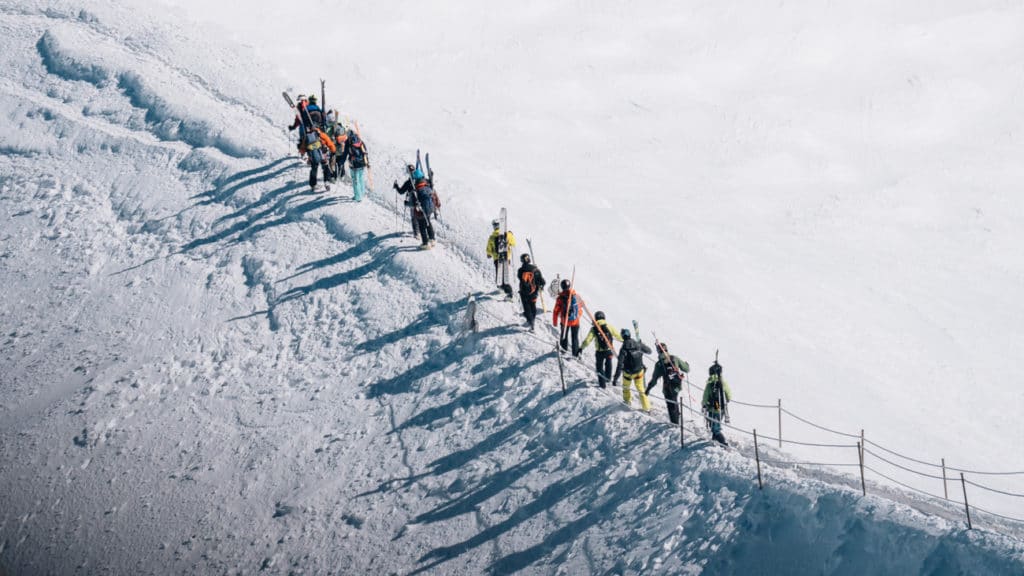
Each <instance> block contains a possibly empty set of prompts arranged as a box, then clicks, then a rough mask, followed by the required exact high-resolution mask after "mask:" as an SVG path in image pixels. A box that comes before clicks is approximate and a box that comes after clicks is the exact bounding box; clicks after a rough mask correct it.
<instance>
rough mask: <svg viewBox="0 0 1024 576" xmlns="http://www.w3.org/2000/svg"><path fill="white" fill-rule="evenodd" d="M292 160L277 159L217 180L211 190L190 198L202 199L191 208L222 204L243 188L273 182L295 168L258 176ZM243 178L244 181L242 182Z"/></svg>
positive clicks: (283, 167) (281, 169) (290, 167)
mask: <svg viewBox="0 0 1024 576" xmlns="http://www.w3.org/2000/svg"><path fill="white" fill-rule="evenodd" d="M294 159H295V158H294V157H287V156H286V157H284V158H278V159H277V160H274V161H273V162H271V163H269V164H266V165H264V166H261V167H259V168H253V169H251V170H243V171H241V172H236V173H235V174H232V175H231V176H229V177H228V178H226V179H224V180H219V179H218V180H216V181H214V183H213V185H214V188H213V189H211V190H207V191H206V192H200V193H199V194H196V195H195V196H193V197H192V199H193V200H195V199H197V198H203V200H200V201H199V202H196V203H195V204H193V205H192V207H196V206H208V205H210V204H215V203H223V202H225V201H227V200H228V199H229V198H231V197H232V196H234V195H235V194H237V193H238V192H240V191H241V190H243V189H245V188H248V187H249V186H254V185H256V184H259V183H261V182H266V181H268V180H273V179H274V178H277V177H278V176H281V175H282V174H284V173H285V172H287V171H289V170H293V169H294V168H295V166H294V165H288V166H282V167H281V168H278V169H277V170H274V171H273V172H270V173H267V174H262V175H260V174H261V173H262V172H266V171H268V170H270V169H271V168H273V167H274V166H277V165H278V164H280V163H282V162H285V161H287V160H294ZM243 178H244V179H245V180H242V179H243ZM239 180H242V181H241V182H239ZM234 182H237V183H235V184H232V183H234Z"/></svg>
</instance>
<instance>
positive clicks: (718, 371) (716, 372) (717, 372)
mask: <svg viewBox="0 0 1024 576" xmlns="http://www.w3.org/2000/svg"><path fill="white" fill-rule="evenodd" d="M708 374H710V375H712V376H721V375H722V365H721V364H719V363H718V362H715V363H714V364H712V365H711V367H710V368H708Z"/></svg>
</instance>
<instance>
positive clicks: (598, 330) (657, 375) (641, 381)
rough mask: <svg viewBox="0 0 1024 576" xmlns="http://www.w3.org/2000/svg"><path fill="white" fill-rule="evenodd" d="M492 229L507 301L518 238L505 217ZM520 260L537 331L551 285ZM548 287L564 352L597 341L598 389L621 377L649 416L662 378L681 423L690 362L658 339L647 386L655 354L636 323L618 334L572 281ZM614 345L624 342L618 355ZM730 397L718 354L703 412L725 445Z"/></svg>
mask: <svg viewBox="0 0 1024 576" xmlns="http://www.w3.org/2000/svg"><path fill="white" fill-rule="evenodd" d="M492 226H493V231H492V232H491V235H490V236H489V237H488V239H487V248H486V252H487V256H488V257H489V258H490V259H491V260H492V261H493V263H494V277H495V284H496V285H497V286H498V288H499V289H500V290H501V291H502V292H503V293H505V295H506V297H507V299H509V300H511V297H512V287H511V285H510V284H509V280H508V272H509V264H510V263H511V260H512V248H513V247H514V246H515V245H516V240H515V235H513V233H512V232H511V231H510V230H507V229H503V226H502V221H501V220H500V219H499V220H494V221H493V222H492ZM519 261H520V267H519V270H518V271H517V273H516V277H517V279H518V281H519V297H520V301H521V302H522V306H523V316H524V317H525V318H526V322H525V324H524V326H525V327H526V328H528V329H529V330H530V331H531V332H532V331H534V328H535V320H536V317H537V300H538V298H543V291H544V289H545V287H546V286H547V284H546V283H545V280H544V275H543V274H542V273H541V271H540V269H539V268H538V267H537V265H536V264H535V263H534V262H533V259H532V257H531V255H530V254H527V253H523V254H521V255H520V257H519ZM549 289H550V291H551V293H552V295H553V296H555V305H554V308H553V310H552V315H551V322H552V325H553V326H554V328H555V329H556V330H558V333H559V341H558V344H559V349H560V352H561V353H566V354H571V355H572V357H573V358H575V359H579V358H580V356H581V354H582V352H583V350H585V349H586V348H587V347H588V346H590V344H591V343H593V344H594V369H595V371H596V372H597V385H598V386H599V387H601V388H607V387H608V384H609V383H611V385H612V386H618V383H619V381H620V379H621V381H622V401H623V402H625V403H626V404H627V405H630V404H631V402H632V396H633V393H632V390H633V388H635V389H636V393H637V396H638V397H639V401H640V408H641V409H642V410H643V411H644V412H650V409H651V406H650V400H649V399H648V394H650V392H651V390H652V389H653V388H654V386H655V385H657V383H658V381H659V380H660V381H661V382H662V388H661V391H662V394H663V395H664V397H665V403H666V405H667V408H668V417H669V420H670V421H671V422H672V423H673V424H676V425H678V424H679V418H680V402H679V395H680V393H681V392H682V390H683V384H684V381H685V379H686V375H687V374H688V373H689V372H690V365H689V363H688V362H686V361H684V360H682V359H681V358H679V356H676V355H674V354H671V353H669V350H668V345H666V344H665V343H664V342H660V341H658V340H657V339H655V347H656V349H657V357H658V359H657V361H656V362H655V364H654V370H653V372H652V373H651V379H650V381H647V382H645V376H646V366H645V365H644V360H645V358H644V355H645V354H652V353H654V350H653V349H652V348H651V347H650V346H648V345H647V344H645V343H644V342H643V341H642V340H641V339H640V334H639V330H638V328H637V326H636V323H635V322H634V327H633V328H634V331H636V332H637V334H636V335H635V337H634V334H633V332H631V331H630V330H629V329H627V328H623V329H622V330H617V329H616V328H615V326H613V325H612V324H611V323H609V322H608V319H607V318H606V316H605V313H604V312H603V311H601V310H598V311H597V312H595V313H594V314H593V316H590V313H589V310H587V307H586V303H585V302H584V301H583V299H582V298H580V296H579V295H578V294H577V293H576V291H575V289H574V287H573V285H572V281H571V280H568V279H559V278H556V279H555V280H554V281H553V282H552V283H551V286H550V288H549ZM581 312H582V313H581ZM583 313H585V314H586V315H587V316H590V318H589V319H590V321H591V328H590V331H589V332H587V335H586V337H585V338H584V339H583V342H582V344H581V343H580V342H579V329H580V322H581V320H582V317H583V315H584V314H583ZM615 342H620V343H621V347H620V349H619V351H618V352H617V353H616V351H615ZM613 359H615V360H616V362H615V372H614V375H613V373H612V360H613ZM731 399H732V390H731V389H730V388H729V384H728V383H727V382H726V381H725V378H724V377H723V376H722V365H721V364H719V362H718V354H717V353H716V354H715V361H714V363H713V364H712V365H711V366H710V367H709V369H708V378H707V382H706V384H705V387H704V394H703V396H702V398H701V408H702V412H703V414H704V417H705V423H706V425H707V427H708V429H709V430H710V431H711V436H712V438H713V439H714V440H715V441H717V442H719V443H721V444H723V445H728V442H727V441H726V439H725V435H724V434H723V432H722V424H723V423H728V422H729V408H728V405H729V401H730V400H731Z"/></svg>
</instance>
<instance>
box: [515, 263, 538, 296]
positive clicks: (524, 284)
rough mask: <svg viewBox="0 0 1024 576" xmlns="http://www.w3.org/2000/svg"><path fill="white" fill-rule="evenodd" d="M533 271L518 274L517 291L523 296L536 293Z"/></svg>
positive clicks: (535, 276) (528, 270)
mask: <svg viewBox="0 0 1024 576" xmlns="http://www.w3.org/2000/svg"><path fill="white" fill-rule="evenodd" d="M534 270H536V269H535V268H534V269H529V268H528V269H525V270H523V271H522V273H520V274H519V291H520V292H522V293H523V294H533V293H534V292H536V291H537V275H536V274H535V273H534Z"/></svg>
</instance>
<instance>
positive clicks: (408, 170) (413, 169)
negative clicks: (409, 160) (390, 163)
mask: <svg viewBox="0 0 1024 576" xmlns="http://www.w3.org/2000/svg"><path fill="white" fill-rule="evenodd" d="M405 169H406V171H407V172H409V173H410V174H412V173H413V172H414V171H415V170H416V167H415V166H413V165H412V164H406V165H405Z"/></svg>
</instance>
